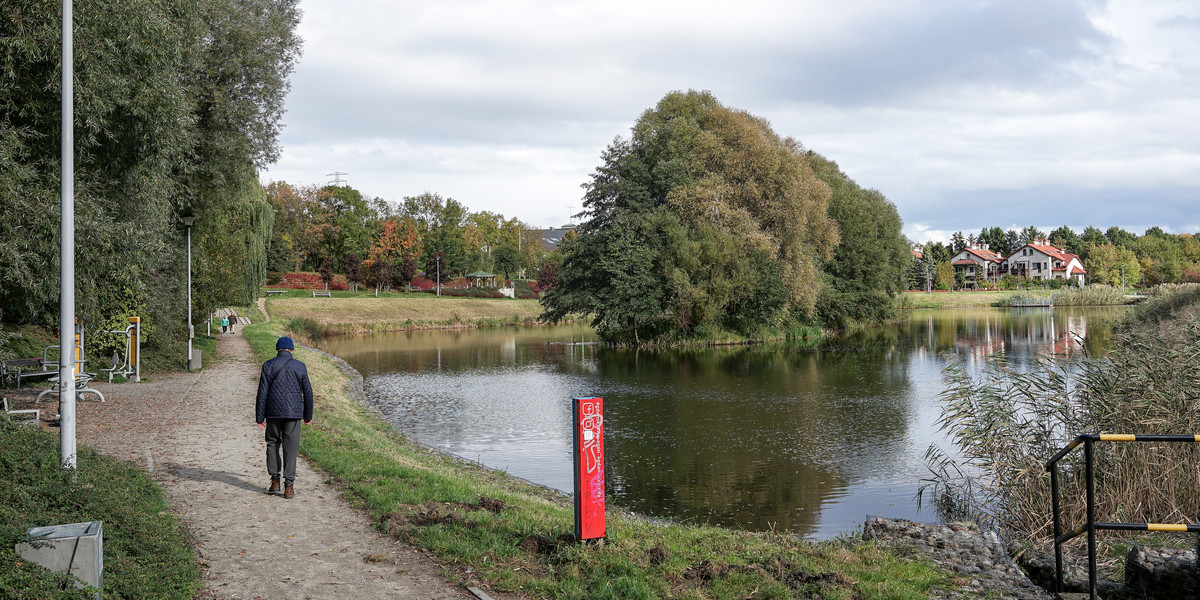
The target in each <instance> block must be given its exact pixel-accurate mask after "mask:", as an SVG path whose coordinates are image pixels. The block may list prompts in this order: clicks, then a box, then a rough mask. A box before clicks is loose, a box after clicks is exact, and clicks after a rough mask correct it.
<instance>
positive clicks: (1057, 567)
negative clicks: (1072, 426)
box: [1050, 463, 1063, 593]
mask: <svg viewBox="0 0 1200 600" xmlns="http://www.w3.org/2000/svg"><path fill="white" fill-rule="evenodd" d="M1050 503H1051V506H1052V507H1053V508H1054V591H1055V592H1056V593H1062V591H1063V575H1062V568H1063V567H1062V543H1060V542H1059V541H1058V536H1060V535H1062V520H1061V519H1060V518H1059V515H1058V510H1059V505H1058V463H1053V464H1051V465H1050Z"/></svg>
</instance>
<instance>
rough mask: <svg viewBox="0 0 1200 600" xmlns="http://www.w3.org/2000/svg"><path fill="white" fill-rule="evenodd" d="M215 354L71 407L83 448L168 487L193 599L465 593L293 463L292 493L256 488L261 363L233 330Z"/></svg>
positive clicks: (260, 472) (261, 476) (260, 476)
mask: <svg viewBox="0 0 1200 600" xmlns="http://www.w3.org/2000/svg"><path fill="white" fill-rule="evenodd" d="M217 352H218V355H219V356H220V358H219V360H213V359H212V358H210V357H205V359H206V363H207V365H206V367H207V368H206V369H204V371H202V372H200V373H198V374H197V373H176V374H170V375H162V376H156V377H155V378H154V380H153V381H146V382H143V383H140V384H120V385H109V384H99V385H97V386H96V387H98V388H100V389H101V390H102V391H103V392H104V395H105V396H106V398H107V400H108V401H107V402H106V403H104V404H101V403H99V402H82V403H78V404H77V414H78V425H77V427H78V435H79V441H80V442H81V443H85V444H88V445H90V446H92V447H94V448H96V449H98V450H100V451H101V452H104V453H106V454H109V455H112V456H115V457H117V458H120V459H125V460H129V461H133V462H134V463H136V464H138V465H139V466H141V467H143V468H145V469H146V470H147V471H149V472H150V473H152V474H153V475H154V476H155V478H157V479H158V481H159V482H160V483H161V484H162V485H163V487H164V488H165V489H166V492H167V497H168V499H169V501H170V504H171V508H172V510H173V511H174V512H175V513H176V514H178V515H179V516H180V517H181V518H182V519H183V521H184V523H185V524H186V525H187V527H188V529H189V530H191V532H192V533H193V534H194V539H195V541H196V544H197V548H198V553H199V556H200V560H201V562H202V564H203V565H204V582H203V583H204V587H205V590H204V592H202V593H201V595H200V597H202V598H221V599H231V600H232V599H251V598H288V599H293V598H314V599H315V598H397V599H402V600H403V599H418V598H419V599H422V600H430V599H433V600H441V599H473V598H475V596H474V595H472V594H470V593H468V592H467V591H466V590H464V589H462V588H460V587H457V586H453V585H451V584H449V583H447V582H446V581H445V579H444V578H443V576H442V574H441V570H440V568H439V567H438V566H437V565H436V564H435V563H434V562H433V560H432V559H431V558H429V557H428V556H426V555H424V554H422V553H420V552H417V551H415V550H414V549H413V548H412V547H411V546H408V545H406V544H404V543H401V542H398V541H396V540H394V539H391V538H389V537H387V536H381V535H380V534H379V533H378V532H376V531H375V530H374V529H372V528H371V524H370V522H369V520H368V519H367V517H365V516H364V515H363V514H362V513H360V512H359V511H357V510H355V509H353V508H351V507H350V506H349V505H348V504H347V503H346V501H345V500H344V499H342V497H341V495H340V494H339V493H338V492H337V490H335V489H334V488H333V486H331V485H329V484H327V483H326V482H325V480H324V477H323V476H322V475H321V474H319V473H314V472H313V470H312V469H311V468H310V466H309V464H308V462H307V461H305V460H304V459H303V458H301V459H300V460H298V461H297V469H296V486H295V489H296V497H295V498H293V499H292V500H284V499H283V497H282V496H268V495H267V494H265V493H264V491H265V490H266V486H267V484H268V483H270V480H269V478H268V477H267V473H266V468H265V466H264V455H265V447H266V446H265V443H264V442H263V434H262V433H261V432H259V430H258V427H257V426H256V425H255V424H254V395H255V391H256V389H257V384H258V372H259V365H258V364H257V363H256V362H255V361H254V358H253V355H252V354H251V351H250V345H249V344H248V343H247V342H246V340H245V339H244V338H243V337H242V335H241V328H239V329H238V332H237V333H236V334H232V335H218V336H217ZM46 404H47V403H42V406H43V407H45V406H46ZM314 417H315V418H316V419H320V418H321V415H320V414H317V415H314Z"/></svg>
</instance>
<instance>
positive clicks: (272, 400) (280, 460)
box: [254, 337, 313, 500]
mask: <svg viewBox="0 0 1200 600" xmlns="http://www.w3.org/2000/svg"><path fill="white" fill-rule="evenodd" d="M293 349H294V347H293V345H292V338H289V337H281V338H279V341H277V342H275V350H276V351H277V352H278V354H276V356H275V358H272V359H271V360H268V361H267V362H265V363H263V366H262V373H261V374H260V375H259V377H258V398H257V400H256V401H255V404H254V421H255V422H256V423H258V428H259V430H261V431H265V432H266V441H267V474H268V475H270V476H271V486H270V487H268V488H267V493H268V494H278V493H279V490H280V488H279V479H280V477H281V476H282V478H283V497H284V498H286V499H288V500H291V499H292V496H294V495H295V492H294V491H293V489H292V484H293V483H294V482H295V480H296V451H297V450H298V449H299V448H300V421H301V419H303V420H304V424H305V425H309V424H311V423H312V418H313V392H312V384H310V383H309V381H308V367H306V366H305V365H304V363H302V362H300V361H298V360H296V359H294V358H292V351H293ZM264 421H265V422H266V426H265V427H264V425H263V422H264Z"/></svg>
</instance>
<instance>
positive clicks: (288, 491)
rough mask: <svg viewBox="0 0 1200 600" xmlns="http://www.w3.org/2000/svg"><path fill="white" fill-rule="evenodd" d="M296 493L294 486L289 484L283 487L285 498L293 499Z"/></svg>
mask: <svg viewBox="0 0 1200 600" xmlns="http://www.w3.org/2000/svg"><path fill="white" fill-rule="evenodd" d="M295 495H296V492H294V491H292V486H290V485H287V486H284V487H283V497H284V498H285V499H287V500H291V499H292V496H295Z"/></svg>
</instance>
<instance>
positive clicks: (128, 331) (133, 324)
mask: <svg viewBox="0 0 1200 600" xmlns="http://www.w3.org/2000/svg"><path fill="white" fill-rule="evenodd" d="M105 333H117V334H122V335H124V336H125V354H124V356H123V357H122V355H121V353H120V352H114V353H113V356H112V367H111V368H108V369H100V370H101V371H106V372H108V382H109V383H112V379H113V375H121V376H124V377H126V378H128V379H129V380H130V381H133V382H138V381H141V380H142V318H141V317H129V325H128V326H127V327H125V329H124V330H123V331H106V332H105Z"/></svg>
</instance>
